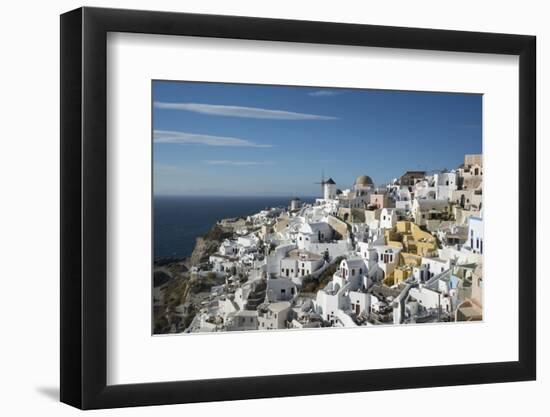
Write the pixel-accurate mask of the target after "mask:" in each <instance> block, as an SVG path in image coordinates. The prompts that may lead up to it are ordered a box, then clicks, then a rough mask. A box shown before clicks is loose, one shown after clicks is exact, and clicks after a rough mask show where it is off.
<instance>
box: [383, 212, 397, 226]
mask: <svg viewBox="0 0 550 417" xmlns="http://www.w3.org/2000/svg"><path fill="white" fill-rule="evenodd" d="M396 224H397V212H396V210H395V209H391V208H383V209H382V211H381V212H380V228H381V229H391V228H393V227H394V226H395V225H396Z"/></svg>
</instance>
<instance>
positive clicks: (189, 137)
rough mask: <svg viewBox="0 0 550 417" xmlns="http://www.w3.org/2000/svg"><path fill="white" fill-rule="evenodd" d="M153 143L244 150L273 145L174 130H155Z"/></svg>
mask: <svg viewBox="0 0 550 417" xmlns="http://www.w3.org/2000/svg"><path fill="white" fill-rule="evenodd" d="M153 141H154V142H155V143H173V144H180V145H205V146H231V147H246V148H271V147H273V145H269V144H262V143H255V142H252V141H250V140H248V139H242V138H234V137H230V136H213V135H203V134H199V133H188V132H179V131H174V130H155V131H154V132H153Z"/></svg>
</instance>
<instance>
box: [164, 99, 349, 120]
mask: <svg viewBox="0 0 550 417" xmlns="http://www.w3.org/2000/svg"><path fill="white" fill-rule="evenodd" d="M154 106H155V108H157V109H167V110H183V111H190V112H193V113H200V114H207V115H210V116H225V117H242V118H248V119H269V120H337V119H338V118H337V117H332V116H322V115H318V114H308V113H296V112H290V111H285V110H272V109H262V108H260V107H242V106H226V105H220V104H199V103H167V102H160V101H155V103H154Z"/></svg>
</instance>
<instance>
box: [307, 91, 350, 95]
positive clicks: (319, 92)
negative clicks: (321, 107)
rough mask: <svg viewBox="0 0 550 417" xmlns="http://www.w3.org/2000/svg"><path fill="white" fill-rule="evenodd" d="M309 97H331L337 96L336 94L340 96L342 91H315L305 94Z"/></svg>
mask: <svg viewBox="0 0 550 417" xmlns="http://www.w3.org/2000/svg"><path fill="white" fill-rule="evenodd" d="M307 94H308V95H309V96H312V97H332V96H337V95H338V94H342V91H336V90H317V91H311V92H309V93H307Z"/></svg>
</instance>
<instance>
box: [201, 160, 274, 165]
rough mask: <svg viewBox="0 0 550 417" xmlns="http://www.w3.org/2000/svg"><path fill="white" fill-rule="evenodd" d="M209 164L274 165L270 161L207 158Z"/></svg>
mask: <svg viewBox="0 0 550 417" xmlns="http://www.w3.org/2000/svg"><path fill="white" fill-rule="evenodd" d="M204 162H205V163H207V164H209V165H229V166H251V165H273V162H270V161H227V160H207V161H204Z"/></svg>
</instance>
